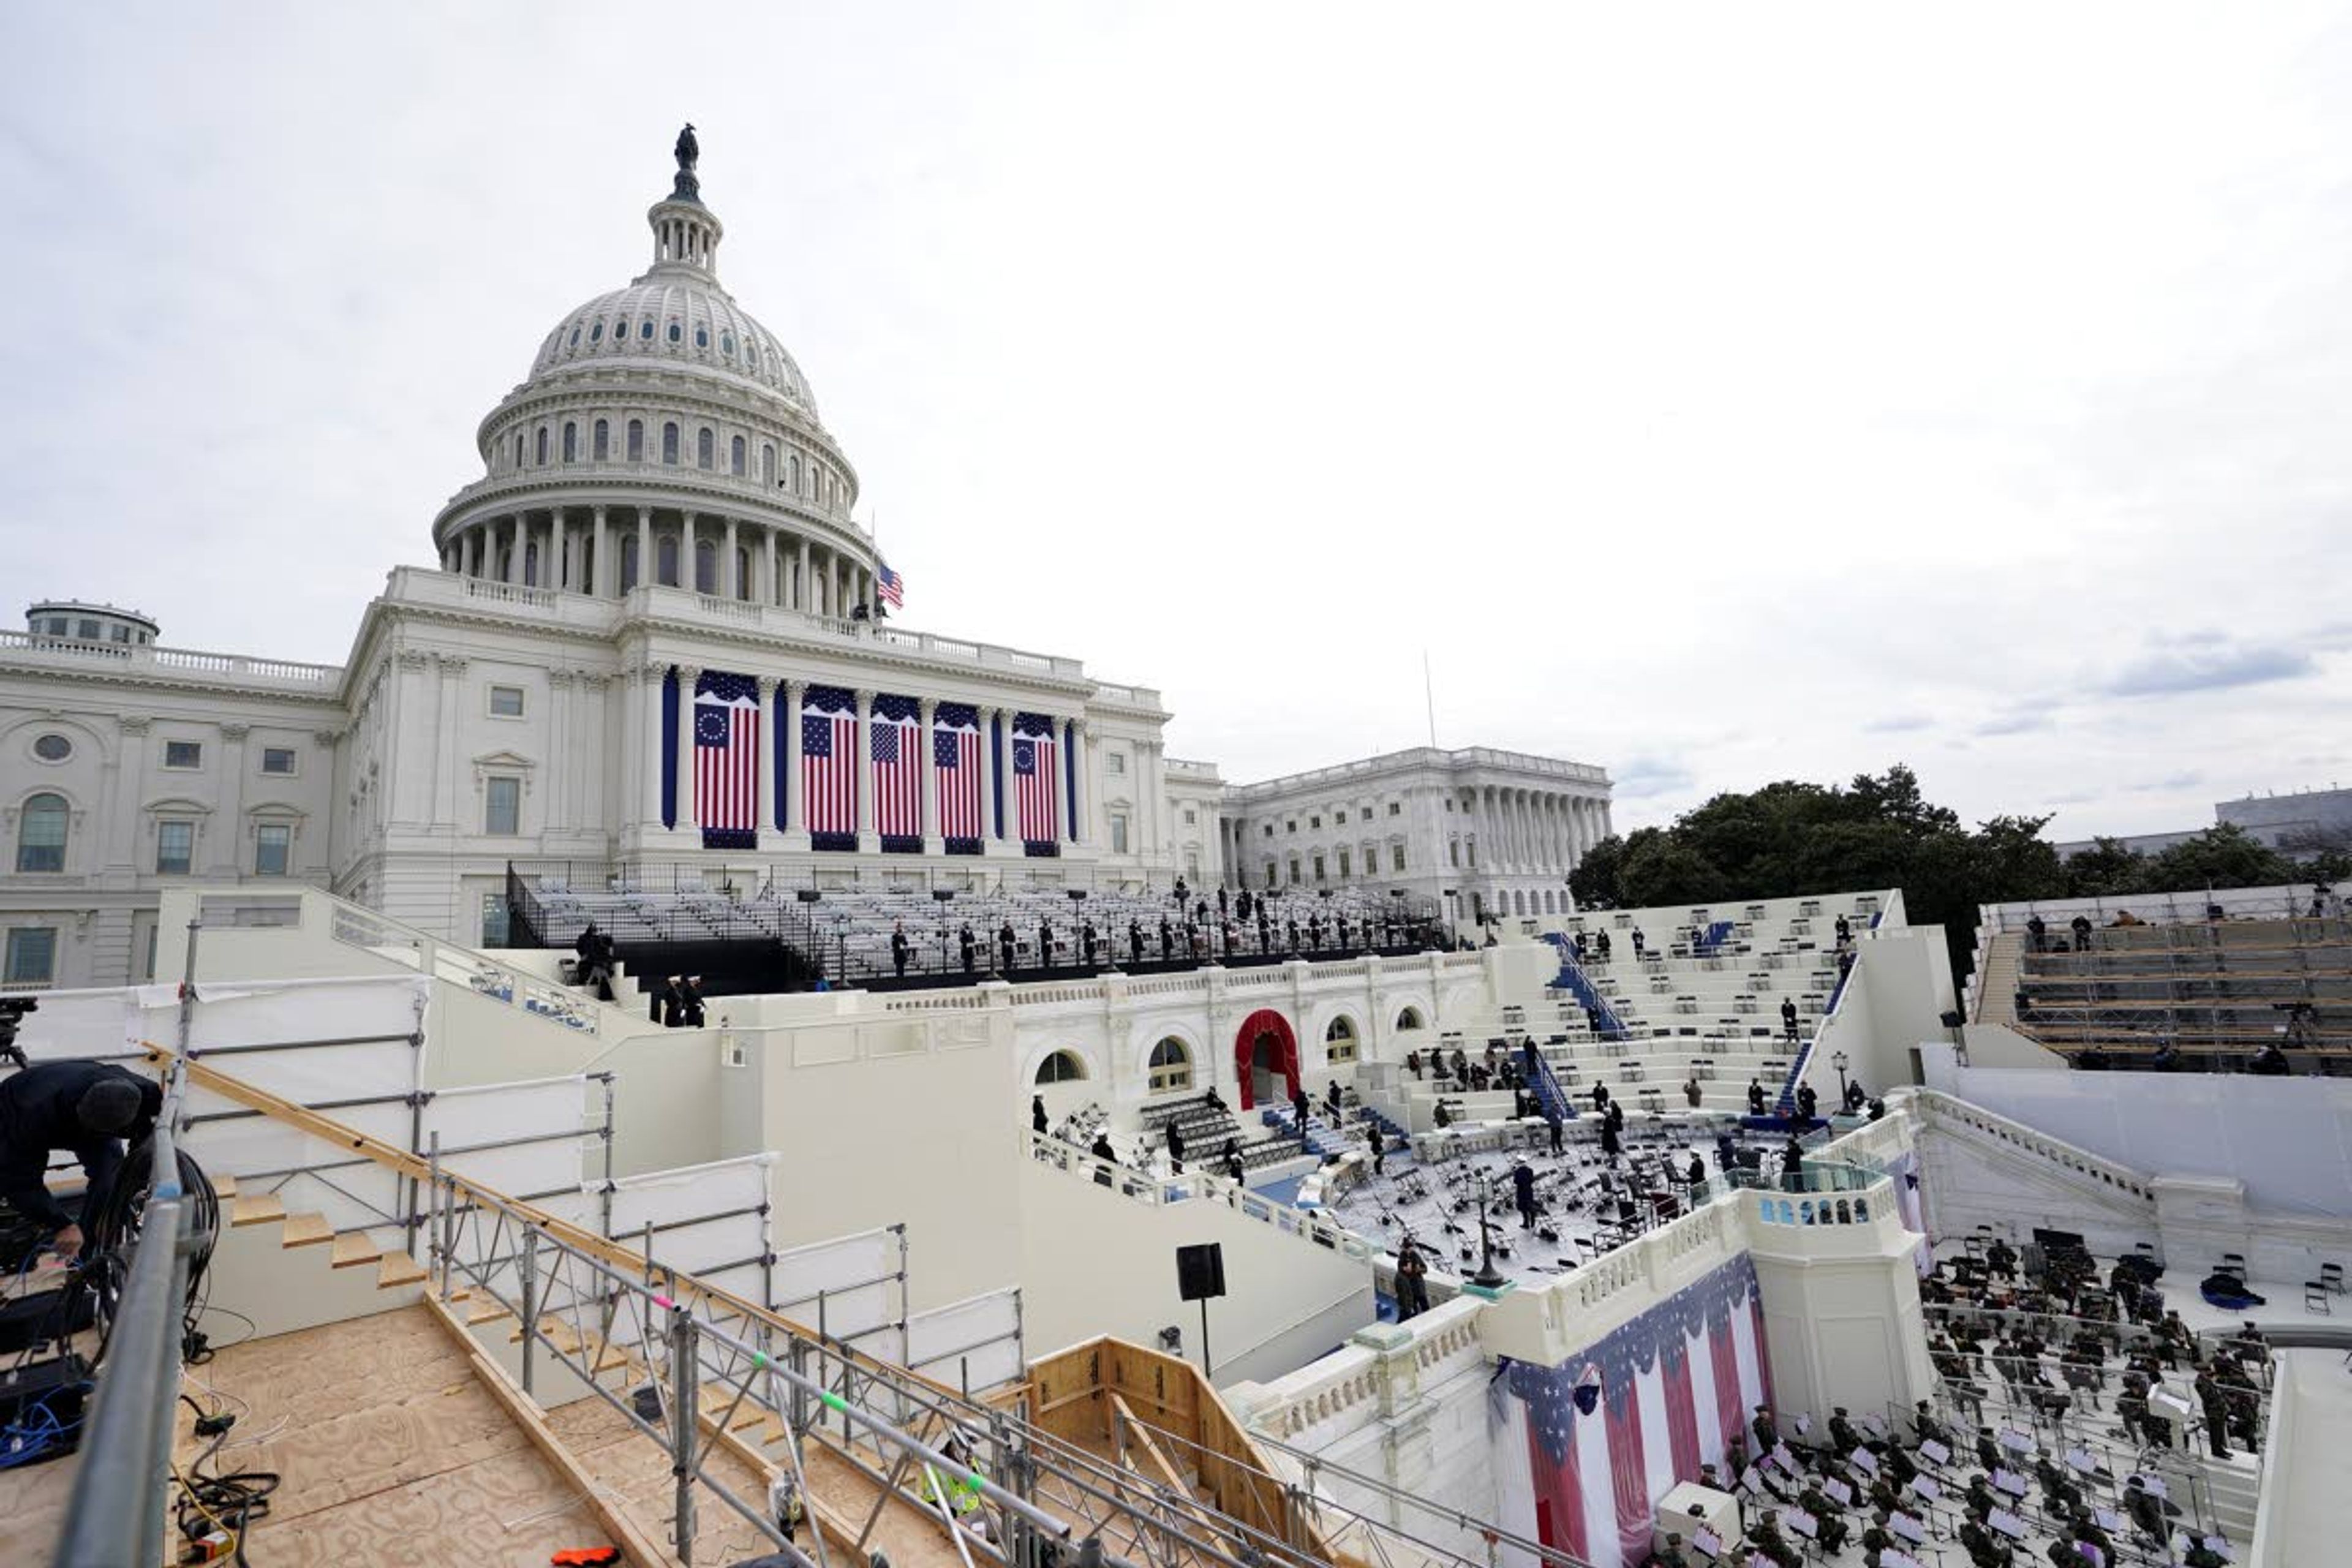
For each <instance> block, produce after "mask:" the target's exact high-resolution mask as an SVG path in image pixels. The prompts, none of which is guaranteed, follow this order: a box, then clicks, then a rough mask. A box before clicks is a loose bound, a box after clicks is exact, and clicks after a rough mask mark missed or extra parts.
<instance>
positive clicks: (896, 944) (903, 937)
mask: <svg viewBox="0 0 2352 1568" xmlns="http://www.w3.org/2000/svg"><path fill="white" fill-rule="evenodd" d="M911 946H912V944H911V943H909V942H908V941H907V922H906V921H897V922H895V923H894V924H893V925H892V926H891V928H890V973H892V974H893V975H894V976H896V977H897V978H898V979H900V980H904V979H906V978H907V954H908V950H909V948H910V947H911Z"/></svg>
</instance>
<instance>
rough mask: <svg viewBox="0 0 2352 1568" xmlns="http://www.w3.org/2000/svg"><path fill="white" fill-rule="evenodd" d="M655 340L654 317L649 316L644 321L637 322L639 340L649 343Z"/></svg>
mask: <svg viewBox="0 0 2352 1568" xmlns="http://www.w3.org/2000/svg"><path fill="white" fill-rule="evenodd" d="M653 341H654V319H653V318H652V317H651V316H647V317H646V319H645V320H644V321H639V322H638V323H637V342H641V343H649V342H653Z"/></svg>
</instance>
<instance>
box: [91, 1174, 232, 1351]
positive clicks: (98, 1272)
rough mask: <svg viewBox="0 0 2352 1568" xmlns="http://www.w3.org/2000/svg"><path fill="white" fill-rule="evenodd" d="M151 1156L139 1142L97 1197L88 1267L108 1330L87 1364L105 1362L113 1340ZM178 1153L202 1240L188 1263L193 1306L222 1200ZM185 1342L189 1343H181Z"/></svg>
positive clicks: (183, 1182) (201, 1286)
mask: <svg viewBox="0 0 2352 1568" xmlns="http://www.w3.org/2000/svg"><path fill="white" fill-rule="evenodd" d="M153 1151H154V1143H153V1141H152V1140H145V1141H142V1142H139V1143H137V1144H134V1145H133V1146H132V1147H131V1150H130V1152H128V1153H126V1154H125V1155H124V1156H123V1159H122V1163H121V1166H120V1167H119V1168H117V1170H116V1171H115V1173H114V1179H113V1181H112V1182H111V1183H110V1184H109V1185H108V1186H107V1188H106V1190H105V1191H104V1192H103V1193H100V1194H98V1203H97V1206H96V1208H95V1210H94V1211H93V1214H92V1217H91V1220H90V1225H89V1237H88V1251H89V1265H88V1266H87V1267H88V1270H89V1275H90V1277H91V1279H92V1281H93V1282H94V1283H95V1284H96V1286H97V1287H98V1299H99V1307H100V1311H101V1313H102V1314H103V1317H104V1321H106V1323H107V1325H108V1327H107V1333H106V1337H105V1338H103V1339H101V1340H100V1342H99V1346H98V1352H97V1354H96V1355H94V1356H93V1357H92V1358H91V1361H90V1364H91V1365H92V1366H96V1365H97V1364H98V1363H100V1361H103V1360H104V1359H105V1357H106V1351H107V1346H108V1344H109V1342H110V1341H111V1340H112V1338H113V1323H114V1318H115V1308H116V1305H117V1303H118V1302H119V1301H120V1300H121V1293H122V1285H123V1281H124V1280H125V1279H127V1278H128V1276H129V1273H130V1265H129V1263H128V1261H127V1258H126V1255H127V1253H128V1251H129V1250H130V1244H131V1242H132V1241H133V1240H134V1239H135V1238H136V1237H138V1235H139V1233H140V1231H141V1229H142V1221H143V1218H144V1216H145V1214H146V1208H147V1190H148V1170H149V1165H150V1162H151V1161H152V1159H153V1157H154V1152H153ZM179 1163H180V1188H181V1191H182V1193H183V1194H184V1195H185V1197H186V1200H187V1201H188V1202H189V1203H191V1204H193V1205H194V1227H193V1234H194V1235H195V1236H197V1237H200V1238H202V1245H201V1246H200V1247H198V1249H197V1250H196V1251H195V1252H194V1254H193V1255H191V1257H190V1258H189V1259H188V1294H187V1303H189V1304H193V1303H194V1302H195V1301H196V1300H198V1299H199V1298H200V1296H201V1294H202V1293H203V1291H204V1289H205V1267H206V1265H208V1264H209V1263H210V1262H211V1261H212V1249H213V1243H214V1240H215V1238H216V1237H218V1236H219V1234H220V1198H219V1195H218V1194H215V1192H214V1191H213V1184H212V1179H211V1178H210V1177H208V1176H206V1175H205V1170H204V1167H203V1166H202V1165H200V1164H198V1163H196V1159H195V1156H194V1155H193V1154H191V1153H189V1152H187V1151H186V1150H185V1149H182V1150H180V1151H179ZM184 1343H187V1341H186V1340H184Z"/></svg>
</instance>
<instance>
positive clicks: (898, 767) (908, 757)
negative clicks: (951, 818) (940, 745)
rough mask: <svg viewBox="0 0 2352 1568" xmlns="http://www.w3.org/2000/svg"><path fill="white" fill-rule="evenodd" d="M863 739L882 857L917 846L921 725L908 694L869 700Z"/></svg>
mask: <svg viewBox="0 0 2352 1568" xmlns="http://www.w3.org/2000/svg"><path fill="white" fill-rule="evenodd" d="M871 726H872V731H873V738H872V740H871V741H870V742H868V744H869V746H870V749H871V750H872V752H873V761H874V827H875V831H876V832H877V833H879V834H880V835H881V837H882V852H883V853H884V854H886V855H919V854H921V853H922V849H923V726H922V716H921V709H920V707H919V704H918V703H917V702H916V700H914V699H913V698H911V697H894V696H891V695H890V694H888V693H887V692H884V693H881V694H878V695H877V696H876V697H875V699H874V717H873V720H872V721H871Z"/></svg>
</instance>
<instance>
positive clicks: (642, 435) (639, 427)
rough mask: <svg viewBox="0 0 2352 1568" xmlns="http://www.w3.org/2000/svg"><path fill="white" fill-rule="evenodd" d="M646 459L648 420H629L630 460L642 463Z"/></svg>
mask: <svg viewBox="0 0 2352 1568" xmlns="http://www.w3.org/2000/svg"><path fill="white" fill-rule="evenodd" d="M645 460H646V422H645V421H644V420H642V419H632V420H630V421H629V461H631V462H632V463H642V462H644V461H645Z"/></svg>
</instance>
